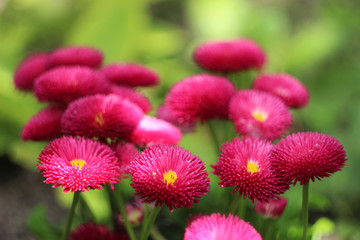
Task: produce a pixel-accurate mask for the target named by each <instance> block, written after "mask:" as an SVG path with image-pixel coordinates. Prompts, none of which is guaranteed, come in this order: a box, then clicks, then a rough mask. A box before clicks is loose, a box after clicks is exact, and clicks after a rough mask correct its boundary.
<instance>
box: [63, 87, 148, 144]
mask: <svg viewBox="0 0 360 240" xmlns="http://www.w3.org/2000/svg"><path fill="white" fill-rule="evenodd" d="M143 115H144V112H143V111H142V110H141V109H140V108H139V107H138V106H137V105H136V104H134V103H132V102H130V101H129V100H127V99H124V98H121V97H119V96H117V95H114V94H109V95H102V94H98V95H92V96H87V97H83V98H80V99H78V100H76V101H73V102H71V103H70V104H69V106H68V108H67V109H66V111H65V113H64V115H63V117H62V119H61V127H62V130H63V132H64V133H65V134H69V135H80V136H86V137H98V138H103V139H106V138H111V139H115V138H123V139H126V138H128V137H130V135H131V133H132V132H133V131H134V129H135V127H136V126H137V125H138V123H139V122H140V120H141V119H142V117H143Z"/></svg>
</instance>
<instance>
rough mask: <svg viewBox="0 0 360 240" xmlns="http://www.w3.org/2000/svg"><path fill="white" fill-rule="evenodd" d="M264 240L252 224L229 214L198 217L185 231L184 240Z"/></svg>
mask: <svg viewBox="0 0 360 240" xmlns="http://www.w3.org/2000/svg"><path fill="white" fill-rule="evenodd" d="M204 239H207V240H223V239H226V240H243V239H246V240H262V238H261V236H260V234H259V233H258V232H257V231H256V229H255V228H254V227H253V226H251V225H250V223H248V222H245V221H244V220H242V219H239V218H238V216H234V215H232V214H229V215H228V216H227V217H226V216H225V215H221V214H220V213H213V214H211V215H205V216H198V217H197V218H195V220H193V221H192V222H191V223H190V225H189V226H187V227H186V229H185V236H184V240H204Z"/></svg>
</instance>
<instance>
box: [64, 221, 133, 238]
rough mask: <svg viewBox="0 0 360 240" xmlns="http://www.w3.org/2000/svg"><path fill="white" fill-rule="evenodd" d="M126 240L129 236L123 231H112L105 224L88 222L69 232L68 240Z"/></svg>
mask: <svg viewBox="0 0 360 240" xmlns="http://www.w3.org/2000/svg"><path fill="white" fill-rule="evenodd" d="M89 239H91V240H105V239H106V240H127V239H130V238H129V236H128V235H127V234H126V233H125V232H124V233H117V232H112V231H110V230H109V228H108V227H107V226H106V225H96V224H94V223H93V222H88V223H84V224H81V225H79V226H78V227H77V228H76V229H75V230H74V231H72V232H71V235H70V236H69V238H68V240H89Z"/></svg>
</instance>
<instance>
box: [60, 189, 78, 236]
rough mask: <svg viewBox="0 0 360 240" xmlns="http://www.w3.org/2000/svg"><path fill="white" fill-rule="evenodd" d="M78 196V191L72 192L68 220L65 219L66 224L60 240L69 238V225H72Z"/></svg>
mask: <svg viewBox="0 0 360 240" xmlns="http://www.w3.org/2000/svg"><path fill="white" fill-rule="evenodd" d="M79 196H80V191H76V192H74V197H73V201H72V204H71V208H70V212H69V216H68V219H67V222H66V227H65V231H64V232H63V237H62V239H64V240H66V239H67V238H68V236H69V233H70V227H71V223H72V220H73V218H74V213H75V207H76V204H77V202H78V201H79Z"/></svg>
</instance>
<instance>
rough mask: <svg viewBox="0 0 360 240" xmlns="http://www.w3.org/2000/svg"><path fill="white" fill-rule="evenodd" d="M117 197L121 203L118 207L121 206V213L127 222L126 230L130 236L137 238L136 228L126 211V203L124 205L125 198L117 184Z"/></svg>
mask: <svg viewBox="0 0 360 240" xmlns="http://www.w3.org/2000/svg"><path fill="white" fill-rule="evenodd" d="M115 197H116V202H118V203H119V205H118V207H119V210H120V212H121V215H122V217H123V219H124V224H125V228H126V231H127V233H128V234H129V237H130V239H131V240H136V236H135V232H134V229H133V228H132V226H131V223H130V221H129V219H128V217H127V213H126V210H125V205H124V200H123V198H122V196H121V193H120V191H119V190H118V189H117V187H116V185H115Z"/></svg>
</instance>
